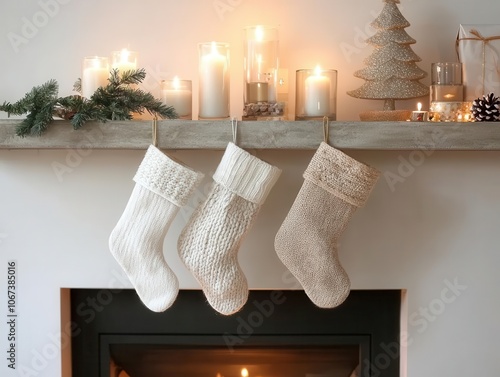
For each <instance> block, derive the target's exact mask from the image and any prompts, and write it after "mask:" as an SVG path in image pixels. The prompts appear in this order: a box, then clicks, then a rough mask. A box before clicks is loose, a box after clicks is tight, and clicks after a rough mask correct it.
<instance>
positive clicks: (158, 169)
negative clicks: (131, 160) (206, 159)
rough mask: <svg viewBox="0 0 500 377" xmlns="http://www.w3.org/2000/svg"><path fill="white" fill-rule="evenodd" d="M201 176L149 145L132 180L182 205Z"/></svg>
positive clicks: (179, 205)
mask: <svg viewBox="0 0 500 377" xmlns="http://www.w3.org/2000/svg"><path fill="white" fill-rule="evenodd" d="M202 178H203V174H200V173H199V172H196V171H193V170H191V169H189V168H187V167H185V166H183V165H181V164H180V163H178V162H176V161H174V160H172V159H170V158H169V157H167V156H166V155H165V154H164V153H163V152H162V151H160V150H159V149H158V148H156V147H155V146H153V145H150V146H149V148H148V150H147V152H146V156H145V157H144V159H143V160H142V163H141V165H140V166H139V169H138V170H137V173H136V174H135V176H134V181H135V182H137V183H139V184H140V185H142V186H144V187H146V188H147V189H149V190H150V191H152V192H154V193H156V194H158V195H161V196H163V197H164V198H165V199H168V200H169V201H170V202H172V203H173V204H175V205H176V206H178V207H182V206H184V205H186V203H187V200H188V199H189V197H190V196H191V194H192V193H193V190H194V189H195V188H196V186H198V184H199V183H200V181H201V179H202Z"/></svg>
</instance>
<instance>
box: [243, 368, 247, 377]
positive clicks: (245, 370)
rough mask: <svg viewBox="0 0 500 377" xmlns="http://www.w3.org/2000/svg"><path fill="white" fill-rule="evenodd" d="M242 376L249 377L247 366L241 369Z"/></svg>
mask: <svg viewBox="0 0 500 377" xmlns="http://www.w3.org/2000/svg"><path fill="white" fill-rule="evenodd" d="M241 377H248V369H247V368H243V369H242V370H241Z"/></svg>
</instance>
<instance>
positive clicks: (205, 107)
mask: <svg viewBox="0 0 500 377" xmlns="http://www.w3.org/2000/svg"><path fill="white" fill-rule="evenodd" d="M201 54H202V55H201V56H200V67H199V70H200V78H199V79H200V82H199V117H200V118H227V117H229V66H228V65H229V64H228V60H227V57H226V55H223V54H221V53H220V52H219V50H218V49H217V44H216V43H215V42H212V44H211V48H210V52H209V53H207V54H203V49H202V50H201Z"/></svg>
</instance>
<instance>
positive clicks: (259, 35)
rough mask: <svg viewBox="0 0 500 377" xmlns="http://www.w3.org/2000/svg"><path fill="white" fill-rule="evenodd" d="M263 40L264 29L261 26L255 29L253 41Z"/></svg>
mask: <svg viewBox="0 0 500 377" xmlns="http://www.w3.org/2000/svg"><path fill="white" fill-rule="evenodd" d="M263 39H264V29H263V28H262V26H257V27H256V28H255V40H256V41H258V42H262V40H263Z"/></svg>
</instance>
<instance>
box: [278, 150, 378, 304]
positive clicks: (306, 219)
mask: <svg viewBox="0 0 500 377" xmlns="http://www.w3.org/2000/svg"><path fill="white" fill-rule="evenodd" d="M378 177H379V172H378V171H377V170H376V169H374V168H371V167H369V166H366V165H364V164H362V163H360V162H358V161H356V160H354V159H353V158H351V157H349V156H347V155H345V154H344V153H342V152H341V151H339V150H337V149H335V148H333V147H331V146H329V145H328V144H326V143H321V145H320V147H319V148H318V150H317V151H316V153H315V154H314V156H313V158H312V160H311V162H310V163H309V166H308V167H307V169H306V171H305V172H304V183H303V185H302V187H301V189H300V191H299V193H298V195H297V197H296V199H295V201H294V203H293V205H292V207H291V209H290V211H289V213H288V215H287V216H286V218H285V220H284V222H283V224H282V225H281V227H280V229H279V230H278V233H277V235H276V239H275V249H276V253H277V255H278V257H279V258H280V259H281V261H282V262H283V264H284V265H285V266H286V267H287V268H288V269H289V270H290V272H291V273H292V274H293V275H294V276H295V278H296V279H297V280H298V281H299V283H300V284H301V285H302V287H303V288H304V291H305V293H306V294H307V296H308V297H309V298H310V299H311V301H312V302H313V303H314V304H315V305H317V306H319V307H321V308H333V307H336V306H338V305H340V304H341V303H342V302H344V300H345V299H346V298H347V296H348V295H349V292H350V287H351V284H350V281H349V277H348V276H347V273H346V272H345V270H344V268H343V267H342V265H341V264H340V262H339V258H338V255H337V242H338V239H339V238H340V236H341V234H342V232H343V231H344V229H345V228H346V226H347V224H348V223H349V220H350V219H351V217H352V215H353V213H354V211H355V210H356V209H357V208H358V207H361V206H363V204H364V203H365V202H366V200H367V199H368V196H369V195H370V192H371V190H372V188H373V186H374V185H375V183H376V182H377V179H378Z"/></svg>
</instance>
